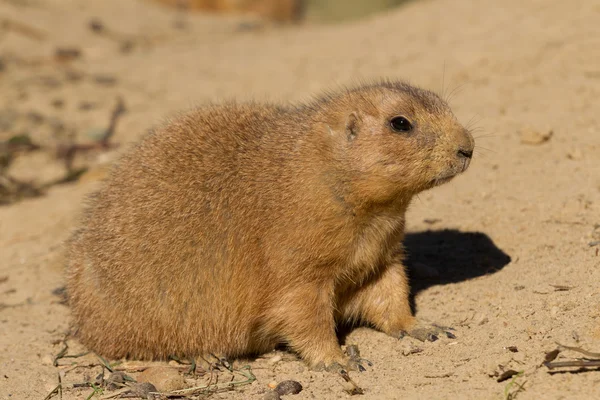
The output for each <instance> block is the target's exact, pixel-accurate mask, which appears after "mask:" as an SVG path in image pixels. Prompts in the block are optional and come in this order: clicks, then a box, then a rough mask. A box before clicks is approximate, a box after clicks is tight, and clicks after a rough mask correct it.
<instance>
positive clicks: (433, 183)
mask: <svg viewBox="0 0 600 400" xmlns="http://www.w3.org/2000/svg"><path fill="white" fill-rule="evenodd" d="M456 175H458V174H457V173H454V174H447V175H442V176H441V177H439V178H435V179H434V180H432V181H431V186H439V185H443V184H444V183H446V182H450V181H451V180H452V178H454V177H455V176H456Z"/></svg>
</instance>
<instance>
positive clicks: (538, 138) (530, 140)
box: [520, 128, 554, 146]
mask: <svg viewBox="0 0 600 400" xmlns="http://www.w3.org/2000/svg"><path fill="white" fill-rule="evenodd" d="M553 134H554V132H553V131H552V130H548V131H543V132H542V131H539V130H535V129H531V128H526V129H523V130H522V131H521V132H520V137H521V143H523V144H529V145H534V146H535V145H540V144H542V143H546V142H547V141H549V140H550V139H551V138H552V135H553Z"/></svg>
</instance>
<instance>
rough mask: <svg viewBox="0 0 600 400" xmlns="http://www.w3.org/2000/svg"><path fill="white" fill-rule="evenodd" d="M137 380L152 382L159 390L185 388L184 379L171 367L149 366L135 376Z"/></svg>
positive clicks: (168, 390)
mask: <svg viewBox="0 0 600 400" xmlns="http://www.w3.org/2000/svg"><path fill="white" fill-rule="evenodd" d="M137 381H138V382H148V383H151V384H153V385H154V386H155V387H156V389H158V391H159V392H170V391H173V390H180V389H183V388H185V386H186V385H185V381H184V380H183V377H182V376H181V375H179V372H178V371H177V370H176V369H174V368H171V367H167V366H159V367H150V368H147V369H146V370H144V371H143V372H142V373H141V374H139V375H138V376H137Z"/></svg>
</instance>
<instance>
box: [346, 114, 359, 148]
mask: <svg viewBox="0 0 600 400" xmlns="http://www.w3.org/2000/svg"><path fill="white" fill-rule="evenodd" d="M359 128H360V117H359V116H358V113H357V112H356V111H352V112H351V113H350V114H348V117H347V118H346V128H345V129H346V137H347V138H348V140H349V141H350V140H353V139H354V138H355V137H356V135H358V131H359Z"/></svg>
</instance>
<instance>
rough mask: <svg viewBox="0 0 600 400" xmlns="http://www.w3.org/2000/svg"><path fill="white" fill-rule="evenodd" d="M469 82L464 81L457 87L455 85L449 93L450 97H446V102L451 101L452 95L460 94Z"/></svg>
mask: <svg viewBox="0 0 600 400" xmlns="http://www.w3.org/2000/svg"><path fill="white" fill-rule="evenodd" d="M466 84H467V82H463V83H461V84H460V85H458V86H457V87H455V88H454V89H452V91H451V92H450V93H449V94H448V97H446V98H445V100H446V103H450V101H451V100H452V97H453V96H454V95H457V94H459V93H460V92H461V91H462V88H463V87H464V86H465V85H466Z"/></svg>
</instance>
